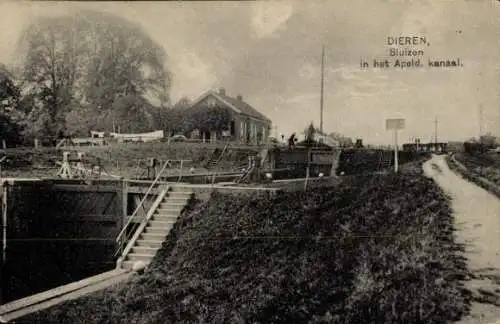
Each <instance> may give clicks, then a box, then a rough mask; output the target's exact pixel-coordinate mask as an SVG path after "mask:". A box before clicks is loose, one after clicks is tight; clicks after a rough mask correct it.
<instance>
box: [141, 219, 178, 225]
mask: <svg viewBox="0 0 500 324" xmlns="http://www.w3.org/2000/svg"><path fill="white" fill-rule="evenodd" d="M176 222H177V219H174V218H172V219H168V220H166V221H164V220H150V221H149V222H148V226H152V227H167V226H174V224H175V223H176Z"/></svg>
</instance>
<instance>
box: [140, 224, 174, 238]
mask: <svg viewBox="0 0 500 324" xmlns="http://www.w3.org/2000/svg"><path fill="white" fill-rule="evenodd" d="M172 227H174V225H173V224H172V225H169V226H165V227H158V226H146V228H144V232H143V233H158V234H164V235H167V234H168V233H169V232H170V230H171V229H172Z"/></svg>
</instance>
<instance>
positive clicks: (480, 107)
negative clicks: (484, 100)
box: [479, 105, 483, 138]
mask: <svg viewBox="0 0 500 324" xmlns="http://www.w3.org/2000/svg"><path fill="white" fill-rule="evenodd" d="M481 136H483V105H479V138H481Z"/></svg>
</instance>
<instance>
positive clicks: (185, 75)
mask: <svg viewBox="0 0 500 324" xmlns="http://www.w3.org/2000/svg"><path fill="white" fill-rule="evenodd" d="M176 54H177V55H176V57H175V61H176V64H175V66H174V67H173V68H172V70H173V73H174V78H175V79H176V80H177V82H175V83H174V85H173V87H172V97H173V98H176V99H178V98H180V97H182V96H188V97H196V96H198V95H200V94H201V93H202V92H204V91H206V90H208V89H210V88H212V87H213V86H214V84H215V82H217V75H216V73H215V71H214V69H213V67H212V65H211V64H209V63H207V62H205V61H204V60H202V59H201V58H200V57H199V56H198V55H197V54H196V53H195V52H194V51H189V50H187V49H186V48H184V49H183V50H182V51H180V52H179V53H176ZM183 85H189V86H188V87H183ZM174 100H175V99H174Z"/></svg>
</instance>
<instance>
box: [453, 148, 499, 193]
mask: <svg viewBox="0 0 500 324" xmlns="http://www.w3.org/2000/svg"><path fill="white" fill-rule="evenodd" d="M455 158H456V159H457V161H458V162H460V163H462V164H463V165H464V166H465V167H466V168H467V169H468V170H469V171H470V172H472V173H474V174H476V175H478V176H480V177H483V178H485V179H488V180H489V181H491V182H493V183H495V184H496V185H497V186H500V155H499V154H498V153H489V152H488V153H484V154H479V153H478V154H477V155H471V154H468V153H464V152H463V153H462V152H461V153H457V154H455Z"/></svg>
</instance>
